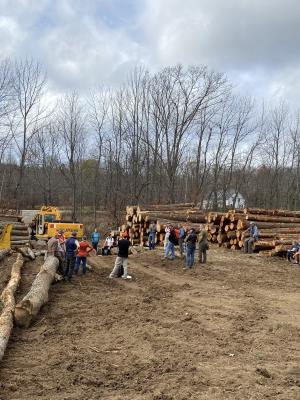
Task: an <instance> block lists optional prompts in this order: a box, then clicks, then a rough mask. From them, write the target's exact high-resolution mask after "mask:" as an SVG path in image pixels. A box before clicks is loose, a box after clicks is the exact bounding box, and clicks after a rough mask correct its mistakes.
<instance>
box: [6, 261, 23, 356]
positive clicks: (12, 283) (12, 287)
mask: <svg viewBox="0 0 300 400" xmlns="http://www.w3.org/2000/svg"><path fill="white" fill-rule="evenodd" d="M23 264H24V260H23V257H22V256H21V254H18V257H17V260H16V262H15V263H14V264H13V266H12V269H11V277H10V280H9V282H8V284H7V286H6V287H5V289H4V290H3V292H2V294H1V301H2V303H3V309H2V313H1V315H0V361H1V360H2V358H3V356H4V352H5V349H6V347H7V343H8V340H9V337H10V335H11V332H12V329H13V313H14V310H15V293H16V290H17V288H18V286H19V282H20V279H21V269H22V266H23Z"/></svg>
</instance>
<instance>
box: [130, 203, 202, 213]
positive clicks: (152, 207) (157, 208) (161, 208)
mask: <svg viewBox="0 0 300 400" xmlns="http://www.w3.org/2000/svg"><path fill="white" fill-rule="evenodd" d="M194 206H195V204H194V203H178V204H151V205H144V206H143V205H141V206H137V212H140V211H170V210H178V209H180V208H185V209H188V208H193V207H194ZM128 207H130V206H128ZM133 207H135V206H133ZM126 211H127V210H126Z"/></svg>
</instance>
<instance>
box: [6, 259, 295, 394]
mask: <svg viewBox="0 0 300 400" xmlns="http://www.w3.org/2000/svg"><path fill="white" fill-rule="evenodd" d="M210 255H211V258H212V259H213V260H214V261H213V262H210V264H208V265H207V266H205V267H202V268H197V269H196V273H194V272H191V273H190V271H188V273H185V272H183V271H182V261H175V262H174V263H172V262H166V263H165V264H164V265H163V264H162V263H161V257H160V253H159V251H157V252H154V253H152V254H150V253H147V252H145V253H141V254H138V255H137V256H134V257H130V260H129V271H130V274H132V275H133V280H132V281H123V280H121V279H113V280H111V279H109V278H108V275H109V273H110V271H111V269H112V267H113V262H114V258H113V257H107V258H106V257H94V258H93V260H92V261H91V263H93V265H94V268H93V271H92V272H91V273H88V274H87V275H86V276H85V277H82V276H78V277H76V278H75V279H74V281H73V282H72V283H71V284H65V283H58V284H55V285H53V286H52V288H51V292H50V298H49V303H48V304H47V305H45V306H44V307H43V309H42V310H41V313H40V315H39V316H38V318H37V319H36V321H35V322H34V324H33V325H32V326H31V327H30V328H29V329H27V330H16V331H15V333H14V336H13V339H12V341H11V343H10V345H9V349H8V352H7V355H6V357H5V360H3V363H2V364H1V366H0V382H1V383H0V393H1V394H0V399H1V400H8V399H9V400H12V399H22V400H27V399H51V400H52V399H53V400H57V399H77V400H84V399H89V400H90V399H100V398H103V399H114V400H116V399H122V400H123V399H125V400H127V399H128V400H129V399H130V400H140V399H145V400H159V399H165V400H173V399H174V400H175V399H176V400H177V399H178V400H183V399H192V400H196V399H197V400H198V399H222V400H223V399H225V400H226V399H239V400H240V399H244V398H245V399H246V398H253V399H254V398H257V399H260V398H267V397H270V398H272V399H273V398H274V399H278V400H279V399H280V400H283V399H284V400H289V399H293V400H294V399H295V394H296V389H297V388H298V386H297V379H298V378H297V365H298V363H297V358H296V356H295V353H294V352H293V351H289V349H288V344H289V341H291V336H288V335H287V330H286V326H285V325H282V326H280V327H277V328H276V327H273V328H274V329H273V331H269V329H270V327H272V326H273V324H274V321H273V320H272V315H273V314H272V313H273V311H274V310H273V306H272V302H271V301H270V296H269V295H267V294H269V293H270V290H272V287H271V286H270V282H272V280H273V287H276V284H277V283H280V285H278V286H279V288H277V287H276V293H278V296H279V293H280V291H282V289H281V287H282V286H283V287H285V290H289V288H290V290H291V291H292V290H294V288H295V286H296V285H295V284H293V282H292V279H291V277H292V274H293V271H292V270H287V272H286V274H287V276H286V275H282V274H281V273H280V271H281V270H280V269H279V264H276V263H275V264H274V265H273V264H272V265H271V266H270V268H269V269H268V267H267V266H265V265H263V264H262V262H261V261H260V260H258V261H257V264H255V263H254V261H253V260H251V262H250V261H249V260H248V259H247V258H243V257H242V256H241V255H239V257H240V258H239V257H238V255H236V254H235V253H230V252H228V253H227V254H226V258H223V259H222V257H221V256H220V255H219V253H217V252H216V253H214V251H211V252H210ZM249 263H250V264H251V268H249V265H250V264H249ZM266 272H268V275H267V276H266V286H267V289H266V294H264V291H263V276H264V273H266ZM256 276H259V279H258V282H257V284H256V285H255V277H256ZM283 279H284V282H282V280H283ZM24 289H25V288H24ZM258 289H259V290H258ZM261 290H262V291H261ZM283 306H284V305H283ZM270 311H271V314H270ZM291 332H292V335H293V336H294V340H296V339H297V335H299V329H298V328H297V327H296V326H294V330H292V331H291ZM283 344H284V345H286V347H285V348H281V346H282V345H283ZM275 348H276V349H277V351H276V352H275V351H274V349H275ZM291 348H292V349H293V348H294V342H292V345H291ZM292 349H291V350H292ZM257 367H261V368H266V369H267V370H268V371H270V374H271V378H266V377H265V376H263V375H261V374H260V373H258V372H257V371H256V368H257Z"/></svg>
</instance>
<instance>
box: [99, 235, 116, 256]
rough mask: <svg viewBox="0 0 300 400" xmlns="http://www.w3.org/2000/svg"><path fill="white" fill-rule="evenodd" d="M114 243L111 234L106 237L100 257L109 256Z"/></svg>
mask: <svg viewBox="0 0 300 400" xmlns="http://www.w3.org/2000/svg"><path fill="white" fill-rule="evenodd" d="M114 243H115V240H114V238H113V237H112V235H111V233H110V234H109V235H108V236H107V238H106V239H105V242H104V245H103V248H102V255H103V256H107V255H109V254H111V252H110V249H111V248H112V247H113V245H114Z"/></svg>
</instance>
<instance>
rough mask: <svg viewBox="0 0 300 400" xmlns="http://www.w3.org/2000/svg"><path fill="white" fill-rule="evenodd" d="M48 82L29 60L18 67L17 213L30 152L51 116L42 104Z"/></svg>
mask: <svg viewBox="0 0 300 400" xmlns="http://www.w3.org/2000/svg"><path fill="white" fill-rule="evenodd" d="M45 82H46V76H45V73H44V72H43V70H42V67H41V66H40V64H39V63H38V62H34V61H33V60H29V59H26V60H25V61H19V62H16V63H15V66H14V76H13V82H12V86H13V94H14V97H15V102H16V103H15V104H16V109H15V113H14V116H13V119H12V124H11V129H12V133H13V137H14V141H15V144H16V147H17V151H18V153H19V168H18V169H19V172H18V177H17V182H16V185H15V201H16V208H17V209H18V208H19V205H20V198H21V196H22V190H23V186H22V184H23V178H24V172H25V164H26V157H27V155H28V149H29V146H30V144H31V141H32V139H33V138H34V136H35V135H36V134H37V132H38V130H39V129H40V127H41V126H42V125H43V123H44V121H45V118H46V116H47V115H46V111H47V108H46V106H44V105H43V103H42V99H43V90H44V88H45Z"/></svg>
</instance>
